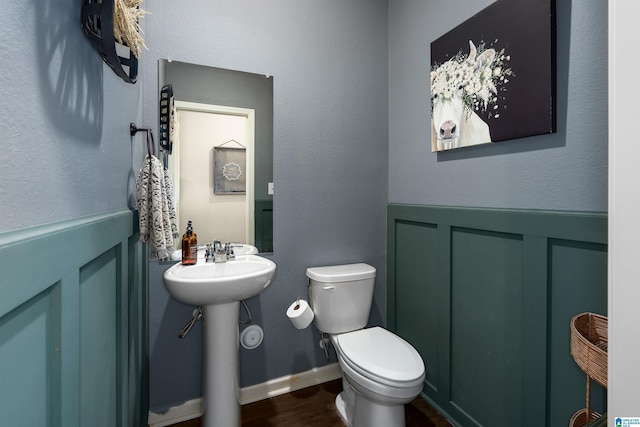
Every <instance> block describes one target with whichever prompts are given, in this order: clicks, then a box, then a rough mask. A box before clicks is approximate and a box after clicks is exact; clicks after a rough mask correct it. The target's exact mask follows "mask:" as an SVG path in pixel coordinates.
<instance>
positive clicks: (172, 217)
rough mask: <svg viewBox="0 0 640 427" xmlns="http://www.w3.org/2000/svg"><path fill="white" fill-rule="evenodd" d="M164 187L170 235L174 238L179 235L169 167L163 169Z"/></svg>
mask: <svg viewBox="0 0 640 427" xmlns="http://www.w3.org/2000/svg"><path fill="white" fill-rule="evenodd" d="M164 188H165V192H166V194H167V204H168V205H169V221H170V222H171V236H172V237H173V238H174V239H177V238H178V237H180V232H179V231H178V218H177V216H176V202H175V195H174V192H173V177H172V176H171V172H169V169H165V170H164Z"/></svg>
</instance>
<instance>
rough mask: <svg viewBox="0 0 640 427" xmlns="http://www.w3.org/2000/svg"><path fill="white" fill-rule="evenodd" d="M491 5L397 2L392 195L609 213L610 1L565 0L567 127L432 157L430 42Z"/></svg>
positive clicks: (392, 40) (393, 0)
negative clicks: (608, 83)
mask: <svg viewBox="0 0 640 427" xmlns="http://www.w3.org/2000/svg"><path fill="white" fill-rule="evenodd" d="M491 3H492V1H489V0H483V1H481V2H479V1H475V0H456V1H448V2H443V1H437V0H427V1H424V0H409V1H406V0H390V1H389V201H390V202H392V203H412V204H427V205H450V206H477V207H500V208H502V207H504V208H524V209H529V208H531V209H557V210H576V211H606V210H607V147H608V145H607V2H604V1H570V0H558V1H557V38H558V41H557V49H558V52H557V58H558V65H557V70H558V71H557V73H558V80H557V81H558V90H557V94H558V95H557V96H558V98H557V104H558V109H557V116H558V126H557V129H558V132H557V133H555V134H551V135H545V136H535V137H529V138H523V139H517V140H512V141H506V142H500V143H495V144H490V145H483V146H476V147H470V148H465V149H459V150H453V151H451V152H442V153H439V154H436V153H431V149H430V134H429V132H430V128H429V110H430V107H429V70H430V43H431V42H432V41H433V40H435V39H436V38H438V37H440V36H442V35H443V34H445V33H446V32H447V31H448V30H449V29H451V28H454V27H455V26H457V25H458V24H460V23H461V22H463V21H465V20H466V19H468V18H469V17H471V16H472V15H473V14H475V13H477V12H478V11H480V10H482V9H483V8H484V7H486V6H487V5H489V4H491ZM461 11H465V13H461ZM515 78H517V76H516V77H515Z"/></svg>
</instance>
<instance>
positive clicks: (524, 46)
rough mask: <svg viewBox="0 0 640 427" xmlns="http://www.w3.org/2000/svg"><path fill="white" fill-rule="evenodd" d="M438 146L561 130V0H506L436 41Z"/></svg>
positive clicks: (434, 141) (434, 140) (434, 131)
mask: <svg viewBox="0 0 640 427" xmlns="http://www.w3.org/2000/svg"><path fill="white" fill-rule="evenodd" d="M430 82H431V83H430V87H431V151H433V152H438V151H444V150H451V149H455V148H461V147H468V146H473V145H479V144H487V143H493V142H499V141H506V140H511V139H515V138H523V137H527V136H533V135H541V134H548V133H553V132H555V131H556V94H555V92H556V61H555V2H554V1H550V0H498V1H496V2H495V3H493V4H492V5H490V6H489V7H487V8H485V9H484V10H482V11H481V12H480V13H478V14H477V15H475V16H473V17H472V18H470V19H468V20H467V21H465V22H463V23H462V24H460V25H459V26H458V27H456V28H454V29H453V30H451V31H449V32H448V33H446V34H445V35H443V36H442V37H440V38H438V39H437V40H435V41H433V42H432V43H431V79H430Z"/></svg>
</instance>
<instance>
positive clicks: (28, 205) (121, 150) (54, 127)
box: [0, 0, 144, 232]
mask: <svg viewBox="0 0 640 427" xmlns="http://www.w3.org/2000/svg"><path fill="white" fill-rule="evenodd" d="M81 3H82V2H78V1H77V0H57V1H54V2H38V1H25V2H12V3H11V4H6V5H4V6H3V11H2V13H1V14H0V55H1V56H2V67H0V88H1V89H0V93H1V94H2V102H0V134H1V135H2V136H1V138H2V149H1V150H0V163H2V182H1V183H0V206H1V208H0V212H2V214H1V217H0V218H1V221H0V232H2V231H7V230H14V229H18V228H24V227H29V226H33V225H39V224H46V223H51V222H57V221H62V220H66V219H72V218H77V217H81V216H86V215H91V214H95V213H101V212H110V211H114V210H118V209H123V208H126V207H127V205H128V195H129V194H130V192H129V190H130V188H132V187H131V186H132V185H133V186H134V187H133V188H135V183H134V182H133V181H132V180H133V172H134V171H135V173H137V172H138V170H139V169H140V164H141V163H142V156H141V155H139V153H142V147H143V144H144V142H143V140H142V136H138V137H137V138H136V139H134V141H133V146H132V142H131V137H130V135H129V123H130V122H137V123H138V124H139V125H141V123H140V119H141V117H142V113H141V108H140V106H141V104H140V101H141V91H142V85H141V84H137V85H131V84H127V83H125V82H124V81H122V80H121V79H120V78H119V77H117V76H116V75H115V74H114V73H113V71H111V69H110V68H108V67H107V66H106V65H104V63H103V62H102V60H101V59H100V56H99V55H98V53H97V52H96V50H95V49H94V48H93V47H92V46H91V45H90V44H89V41H88V40H87V39H86V37H85V35H84V34H83V32H82V28H81V26H80V6H81ZM132 151H133V152H134V154H133V158H132Z"/></svg>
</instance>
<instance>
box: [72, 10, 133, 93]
mask: <svg viewBox="0 0 640 427" xmlns="http://www.w3.org/2000/svg"><path fill="white" fill-rule="evenodd" d="M113 3H114V0H84V2H83V4H82V28H83V30H84V33H85V35H86V36H87V38H88V39H89V40H90V41H91V43H92V44H93V46H94V47H95V48H96V49H97V50H98V53H99V54H100V56H101V57H102V59H103V60H104V62H106V63H107V65H108V66H109V67H110V68H111V69H112V70H113V71H114V73H116V74H117V75H118V76H119V77H120V78H122V80H124V81H125V82H127V83H135V82H136V77H137V76H138V58H136V57H135V55H133V53H132V52H131V49H129V48H128V47H127V46H125V45H121V44H120V43H118V42H116V40H115V36H114V33H113V7H114V6H113ZM116 45H118V46H122V48H121V49H118V50H120V51H121V52H120V53H125V52H126V51H128V56H121V54H119V53H118V50H116Z"/></svg>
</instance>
